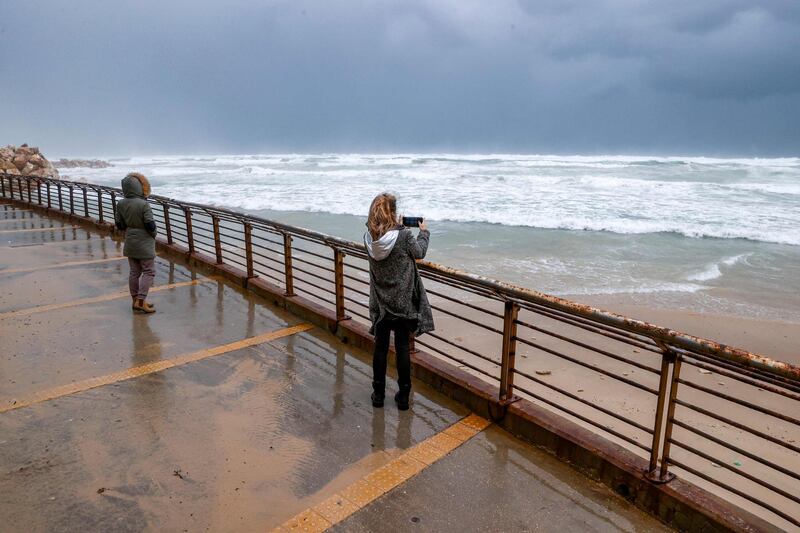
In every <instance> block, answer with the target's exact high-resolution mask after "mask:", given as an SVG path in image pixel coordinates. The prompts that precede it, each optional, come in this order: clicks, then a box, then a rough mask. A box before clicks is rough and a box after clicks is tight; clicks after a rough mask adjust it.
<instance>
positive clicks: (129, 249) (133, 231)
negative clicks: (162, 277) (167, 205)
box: [115, 172, 157, 259]
mask: <svg viewBox="0 0 800 533" xmlns="http://www.w3.org/2000/svg"><path fill="white" fill-rule="evenodd" d="M122 192H123V193H125V198H124V199H122V200H120V201H119V202H117V215H116V220H115V222H116V224H117V227H118V228H119V229H121V230H124V231H125V247H124V248H123V249H122V254H123V255H125V256H126V257H130V258H132V259H154V258H155V256H156V232H157V230H156V228H155V220H154V219H153V212H152V211H151V210H150V204H148V203H147V200H146V198H147V196H149V195H150V183H149V182H148V181H147V178H145V177H144V176H142V175H141V174H138V173H135V172H132V173H130V174H128V175H127V176H125V178H124V179H123V180H122ZM148 226H149V227H150V228H152V231H151V230H150V229H148Z"/></svg>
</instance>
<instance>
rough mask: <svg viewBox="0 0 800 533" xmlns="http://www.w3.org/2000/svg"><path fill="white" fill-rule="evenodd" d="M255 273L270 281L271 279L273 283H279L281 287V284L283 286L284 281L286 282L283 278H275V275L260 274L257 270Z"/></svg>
mask: <svg viewBox="0 0 800 533" xmlns="http://www.w3.org/2000/svg"><path fill="white" fill-rule="evenodd" d="M255 272H256V274H258V275H259V276H264V277H265V278H269V279H271V280H272V281H275V282H276V283H278V284H279V285H280V284H282V283H283V281H284V280H282V279H281V278H278V277H275V276H273V275H272V274H270V273H269V272H260V271H258V270H256V271H255Z"/></svg>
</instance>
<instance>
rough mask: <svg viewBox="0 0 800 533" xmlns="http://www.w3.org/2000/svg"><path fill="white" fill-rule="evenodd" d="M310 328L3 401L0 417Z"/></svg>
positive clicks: (300, 327) (286, 330) (294, 328)
mask: <svg viewBox="0 0 800 533" xmlns="http://www.w3.org/2000/svg"><path fill="white" fill-rule="evenodd" d="M313 327H314V326H313V325H311V324H306V323H304V324H299V325H297V326H291V327H288V328H283V329H280V330H278V331H271V332H269V333H264V334H262V335H258V336H256V337H250V338H248V339H243V340H240V341H236V342H231V343H229V344H223V345H221V346H216V347H214V348H206V349H203V350H198V351H196V352H191V353H187V354H183V355H179V356H178V357H175V358H173V359H163V360H160V361H153V362H152V363H148V364H146V365H140V366H135V367H133V368H128V369H127V370H122V371H120V372H114V373H113V374H106V375H105V376H98V377H96V378H90V379H86V380H83V381H76V382H74V383H68V384H67V385H62V386H60V387H55V388H53V389H48V390H45V391H41V392H38V393H36V394H34V395H32V396H29V397H27V398H24V399H22V400H10V401H5V402H3V404H4V405H2V406H0V413H6V412H8V411H13V410H15V409H22V408H23V407H29V406H31V405H33V404H36V403H41V402H46V401H48V400H55V399H56V398H61V397H62V396H68V395H70V394H75V393H77V392H83V391H87V390H89V389H94V388H97V387H102V386H104V385H110V384H112V383H117V382H119V381H126V380H128V379H133V378H138V377H140V376H144V375H147V374H152V373H154V372H161V371H162V370H166V369H167V368H173V367H176V366H180V365H185V364H186V363H193V362H195V361H200V360H201V359H206V358H208V357H214V356H215V355H222V354H225V353H228V352H232V351H234V350H241V349H242V348H247V347H249V346H255V345H257V344H262V343H265V342H268V341H271V340H275V339H279V338H281V337H288V336H290V335H294V334H296V333H300V332H303V331H308V330H309V329H311V328H313Z"/></svg>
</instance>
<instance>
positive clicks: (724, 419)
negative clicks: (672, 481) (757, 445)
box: [675, 398, 800, 453]
mask: <svg viewBox="0 0 800 533" xmlns="http://www.w3.org/2000/svg"><path fill="white" fill-rule="evenodd" d="M675 403H676V404H678V405H680V406H681V407H685V408H687V409H691V410H692V411H695V412H697V413H700V414H701V415H706V416H707V417H709V418H713V419H715V420H719V421H720V422H724V423H725V424H728V425H729V426H733V427H735V428H736V429H741V430H742V431H744V432H747V433H750V434H751V435H755V436H756V437H761V438H762V439H764V440H768V441H770V442H772V443H774V444H777V445H778V446H782V447H784V448H786V449H787V450H792V451H793V452H797V453H800V448H798V447H797V446H793V445H792V444H790V443H788V442H784V441H782V440H781V439H779V438H777V437H773V436H772V435H769V434H767V433H764V432H763V431H759V430H757V429H752V428H750V427H747V426H745V425H744V424H740V423H739V422H736V421H735V420H731V419H730V418H727V417H724V416H722V415H718V414H717V413H713V412H711V411H709V410H708V409H704V408H702V407H698V406H696V405H692V404H690V403H688V402H685V401H683V400H681V399H680V398H678V399H676V400H675Z"/></svg>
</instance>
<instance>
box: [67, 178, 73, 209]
mask: <svg viewBox="0 0 800 533" xmlns="http://www.w3.org/2000/svg"><path fill="white" fill-rule="evenodd" d="M67 188H68V189H69V214H70V215H74V214H75V192H74V191H73V189H72V185H67Z"/></svg>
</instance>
